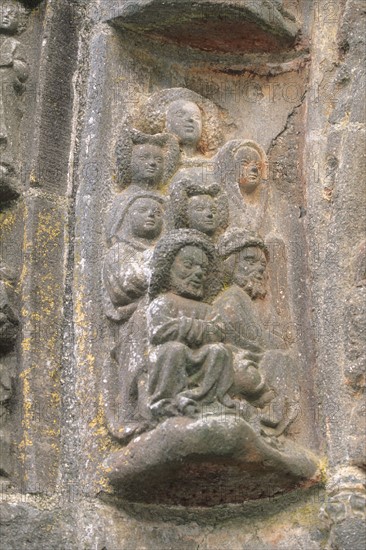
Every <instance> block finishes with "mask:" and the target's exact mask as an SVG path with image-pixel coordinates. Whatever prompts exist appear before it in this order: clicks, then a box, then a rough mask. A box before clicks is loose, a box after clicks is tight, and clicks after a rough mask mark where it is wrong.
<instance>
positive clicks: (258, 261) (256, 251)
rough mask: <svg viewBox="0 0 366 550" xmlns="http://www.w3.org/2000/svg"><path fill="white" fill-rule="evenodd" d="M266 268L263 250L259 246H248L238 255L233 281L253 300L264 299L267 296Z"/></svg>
mask: <svg viewBox="0 0 366 550" xmlns="http://www.w3.org/2000/svg"><path fill="white" fill-rule="evenodd" d="M266 267H267V260H266V256H265V254H264V252H263V250H261V249H260V248H259V247H257V246H248V247H247V248H244V249H242V250H240V252H238V253H237V254H236V257H235V268H234V276H233V281H234V283H236V284H237V285H238V286H240V287H241V288H242V289H243V290H245V291H246V292H247V293H248V294H249V296H251V298H253V299H255V298H259V297H263V296H265V294H266V289H265V282H266V275H265V271H266Z"/></svg>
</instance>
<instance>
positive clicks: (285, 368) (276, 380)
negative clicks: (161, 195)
mask: <svg viewBox="0 0 366 550" xmlns="http://www.w3.org/2000/svg"><path fill="white" fill-rule="evenodd" d="M219 252H220V256H221V257H222V259H223V260H224V263H225V270H226V274H227V281H226V282H227V284H228V285H229V286H227V287H226V288H225V290H224V291H223V292H222V293H221V294H220V295H219V296H218V297H217V298H216V299H215V301H214V304H213V305H214V307H215V308H217V311H219V312H220V314H221V316H222V319H223V320H224V322H225V333H226V342H227V343H229V344H231V346H232V349H233V353H234V370H235V388H234V389H233V392H234V394H239V395H242V396H244V397H245V398H246V399H247V400H248V401H249V402H251V403H252V404H253V405H255V406H257V407H260V408H261V409H263V415H262V423H263V424H265V425H267V426H268V427H269V428H271V430H270V433H272V434H273V435H280V434H281V433H283V431H284V430H285V429H287V427H288V426H289V424H290V423H291V422H292V421H293V420H294V419H295V418H296V416H297V411H298V408H297V406H296V404H297V398H298V395H297V394H298V389H297V381H296V368H295V367H294V365H293V362H292V360H291V358H290V357H289V356H288V354H287V352H286V346H285V343H284V341H283V340H282V339H281V338H280V337H279V335H278V334H274V333H271V332H270V331H268V330H267V329H266V328H265V327H264V325H263V323H262V322H261V318H260V315H259V314H258V313H259V312H258V310H257V309H256V302H257V301H258V300H261V299H263V298H264V297H265V295H266V267H267V261H268V251H267V249H266V247H265V245H264V242H263V240H262V239H261V238H260V237H258V236H257V235H255V234H250V233H248V232H246V231H243V230H235V231H232V232H230V233H227V234H226V235H224V236H223V238H222V239H221V242H220V244H219ZM281 381H283V386H282V384H281ZM285 386H286V387H287V391H286V395H282V393H281V392H282V391H283V387H285ZM291 390H292V395H291ZM288 394H290V395H288Z"/></svg>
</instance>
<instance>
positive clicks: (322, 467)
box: [319, 457, 328, 485]
mask: <svg viewBox="0 0 366 550" xmlns="http://www.w3.org/2000/svg"><path fill="white" fill-rule="evenodd" d="M327 468H328V459H327V458H326V457H325V458H322V459H321V460H320V462H319V471H320V482H321V483H322V485H325V483H326V482H327V479H328V474H327Z"/></svg>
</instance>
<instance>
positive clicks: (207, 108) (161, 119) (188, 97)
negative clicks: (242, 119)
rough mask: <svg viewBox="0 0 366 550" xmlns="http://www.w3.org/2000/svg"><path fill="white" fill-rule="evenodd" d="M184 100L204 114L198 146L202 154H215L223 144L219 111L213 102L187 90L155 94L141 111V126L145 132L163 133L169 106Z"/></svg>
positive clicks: (179, 89)
mask: <svg viewBox="0 0 366 550" xmlns="http://www.w3.org/2000/svg"><path fill="white" fill-rule="evenodd" d="M179 100H184V101H190V102H192V103H195V104H196V105H197V107H198V108H199V109H200V111H201V114H202V135H201V139H200V142H199V144H198V149H199V151H200V152H201V153H207V152H213V151H215V150H216V149H217V148H218V147H219V145H220V144H221V143H222V133H221V129H220V125H219V120H220V115H219V110H218V108H217V107H216V105H215V104H214V103H212V101H209V100H208V99H206V98H205V97H203V96H201V95H199V94H197V93H196V92H193V91H192V90H188V89H187V88H168V89H166V90H160V91H159V92H156V93H155V94H153V95H152V96H151V97H150V98H149V99H148V100H147V102H146V103H145V105H144V107H143V109H142V111H141V125H142V129H143V130H144V131H145V132H148V133H151V134H155V133H157V132H163V131H164V130H165V126H166V114H167V111H168V108H169V105H170V104H172V103H174V102H175V101H179Z"/></svg>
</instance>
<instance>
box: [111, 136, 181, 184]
mask: <svg viewBox="0 0 366 550" xmlns="http://www.w3.org/2000/svg"><path fill="white" fill-rule="evenodd" d="M116 157H117V179H118V184H119V188H122V189H123V188H125V187H127V186H128V185H130V184H132V185H136V186H138V187H141V188H142V189H154V188H157V187H159V185H162V184H164V183H165V182H166V181H167V180H168V179H169V178H170V177H171V176H172V174H173V173H174V172H175V170H176V168H177V166H178V161H179V145H178V142H177V140H176V138H174V136H172V135H170V134H156V135H153V136H152V135H149V134H144V133H143V132H140V131H139V130H136V129H134V128H128V127H125V128H124V129H123V131H122V133H121V137H120V139H119V140H118V143H117V146H116Z"/></svg>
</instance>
